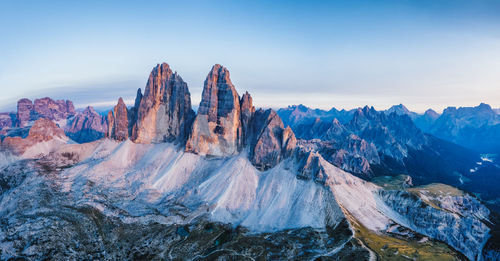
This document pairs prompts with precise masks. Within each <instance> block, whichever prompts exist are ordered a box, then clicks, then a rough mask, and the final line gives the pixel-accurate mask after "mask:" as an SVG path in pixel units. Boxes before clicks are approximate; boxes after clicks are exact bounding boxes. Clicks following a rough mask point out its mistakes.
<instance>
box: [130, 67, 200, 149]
mask: <svg viewBox="0 0 500 261" xmlns="http://www.w3.org/2000/svg"><path fill="white" fill-rule="evenodd" d="M137 96H138V97H137V98H136V105H135V106H134V108H137V109H136V110H137V112H136V113H137V118H136V119H134V121H135V123H134V124H133V126H132V128H131V129H132V140H133V141H135V142H139V143H151V142H164V141H169V142H182V143H183V142H184V141H185V140H186V137H187V136H188V133H189V129H190V124H191V122H192V119H193V118H194V111H193V110H192V108H191V95H190V93H189V89H188V86H187V84H186V83H185V82H184V81H183V80H182V78H181V77H180V76H179V75H178V74H177V73H173V72H172V70H171V69H170V66H169V65H168V64H166V63H162V64H161V65H160V64H159V65H157V66H156V67H155V68H153V70H152V71H151V74H150V75H149V79H148V83H147V85H146V89H145V91H144V96H142V95H140V91H139V92H138V95H137ZM140 96H142V97H140Z"/></svg>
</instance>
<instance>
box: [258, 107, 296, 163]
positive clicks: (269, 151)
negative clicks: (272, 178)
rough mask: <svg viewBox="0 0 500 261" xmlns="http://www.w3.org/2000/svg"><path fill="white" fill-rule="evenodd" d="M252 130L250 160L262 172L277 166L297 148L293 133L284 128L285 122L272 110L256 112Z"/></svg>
mask: <svg viewBox="0 0 500 261" xmlns="http://www.w3.org/2000/svg"><path fill="white" fill-rule="evenodd" d="M250 129H251V133H250V135H249V140H250V142H249V145H250V147H249V149H250V153H249V154H250V160H251V161H252V163H253V164H254V165H255V166H256V167H257V168H258V169H260V170H266V169H269V168H272V167H274V166H276V165H277V164H278V163H279V162H280V161H281V160H282V159H284V158H285V157H288V156H290V155H291V154H292V152H293V150H294V149H295V147H296V146H297V140H296V138H295V135H294V133H293V131H292V130H291V129H290V128H289V127H287V128H286V129H285V128H284V125H283V121H282V120H281V118H280V117H279V116H278V114H277V113H276V112H275V111H274V110H272V109H268V110H266V111H264V110H262V109H260V110H258V111H257V112H255V114H254V117H253V119H252V125H251V128H250Z"/></svg>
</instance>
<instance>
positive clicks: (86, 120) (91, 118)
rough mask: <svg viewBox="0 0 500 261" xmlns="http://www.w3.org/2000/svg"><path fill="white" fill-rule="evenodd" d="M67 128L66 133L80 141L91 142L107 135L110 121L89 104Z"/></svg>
mask: <svg viewBox="0 0 500 261" xmlns="http://www.w3.org/2000/svg"><path fill="white" fill-rule="evenodd" d="M65 130H66V131H65V132H66V135H68V137H70V138H71V139H72V140H74V141H76V142H78V143H84V142H91V141H95V140H98V139H101V138H103V137H104V136H106V133H107V131H108V122H107V121H106V118H105V117H103V116H101V115H99V113H97V112H96V111H95V110H94V108H92V107H91V106H88V107H87V108H85V110H84V111H83V112H82V113H78V114H77V115H76V116H75V117H74V118H73V119H72V120H71V121H70V122H69V123H68V126H67V128H66V129H65Z"/></svg>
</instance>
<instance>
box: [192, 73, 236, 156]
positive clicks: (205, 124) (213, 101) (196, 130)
mask: <svg viewBox="0 0 500 261" xmlns="http://www.w3.org/2000/svg"><path fill="white" fill-rule="evenodd" d="M240 110H241V108H240V98H239V95H238V92H237V91H236V89H235V88H234V85H233V83H232V82H231V79H230V75H229V71H228V70H227V69H226V68H225V67H223V66H221V65H219V64H216V65H214V66H213V67H212V70H210V72H209V73H208V76H207V78H206V80H205V83H204V86H203V93H202V98H201V102H200V107H199V108H198V115H197V116H196V119H195V121H194V123H193V127H192V131H191V135H190V137H189V139H188V142H187V144H186V150H187V151H190V152H194V153H198V154H200V155H212V156H227V155H232V154H235V153H237V152H238V150H239V148H240V147H241V136H242V129H241V119H240V113H241V111H240Z"/></svg>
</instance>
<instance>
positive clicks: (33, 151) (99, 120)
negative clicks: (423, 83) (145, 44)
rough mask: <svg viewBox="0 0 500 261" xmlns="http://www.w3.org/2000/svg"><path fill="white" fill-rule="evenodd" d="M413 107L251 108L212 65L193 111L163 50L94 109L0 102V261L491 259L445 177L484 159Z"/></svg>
mask: <svg viewBox="0 0 500 261" xmlns="http://www.w3.org/2000/svg"><path fill="white" fill-rule="evenodd" d="M427 114H428V115H427V116H428V117H429V119H431V118H432V119H434V118H435V115H434V114H433V113H432V112H429V113H427ZM443 114H444V113H443ZM411 115H413V114H411ZM418 117H420V116H418V115H417V116H409V111H408V110H405V108H404V106H402V105H401V106H399V107H397V108H394V109H392V110H391V111H387V112H379V111H376V110H375V109H374V108H373V107H368V106H367V107H364V108H359V109H356V110H351V111H345V110H341V111H339V110H336V109H332V110H330V111H322V110H313V109H309V108H307V107H305V106H290V107H288V108H285V109H281V110H278V111H274V110H272V109H267V110H264V109H256V108H255V107H254V106H253V99H252V97H251V95H250V94H249V93H248V92H245V93H244V94H243V95H242V96H240V95H239V94H238V92H237V90H236V87H235V85H234V84H233V83H232V81H231V78H230V74H229V70H228V69H227V68H225V67H224V66H221V65H218V64H216V65H214V66H213V67H212V68H211V70H210V71H209V73H208V75H207V77H206V80H205V82H204V86H203V92H202V98H201V102H200V105H199V107H198V110H197V112H196V113H195V112H194V111H193V109H192V107H191V96H190V92H189V89H188V86H187V84H186V83H185V82H184V81H183V79H182V78H181V76H180V75H179V74H178V73H177V72H174V71H173V70H172V69H171V68H170V66H169V65H168V64H166V63H163V64H158V65H157V66H156V67H154V68H153V70H152V71H151V74H150V76H149V78H148V81H147V84H146V87H145V89H144V93H143V92H142V90H141V89H139V90H137V94H136V99H135V103H134V105H133V106H131V107H127V106H126V104H125V103H124V101H123V99H122V98H119V99H118V101H117V104H116V106H114V107H113V108H112V110H110V111H109V112H108V114H107V116H106V117H104V116H101V115H99V114H98V113H96V112H95V111H94V110H93V109H92V108H91V107H87V108H86V109H85V110H83V111H76V110H75V109H74V107H73V105H72V103H71V102H70V101H54V100H52V99H50V98H43V99H38V100H35V102H34V103H33V102H31V101H30V100H27V99H22V100H20V101H19V102H18V111H17V113H3V114H1V115H0V127H1V132H0V135H1V137H2V144H1V149H0V181H1V182H0V213H1V215H0V216H1V217H2V218H1V221H2V222H0V228H1V230H0V231H1V233H0V249H2V252H0V255H1V258H2V259H9V258H20V257H25V258H30V259H42V258H43V257H45V256H47V255H51V257H52V258H55V259H78V258H82V257H85V258H88V259H176V258H177V259H178V258H186V257H188V258H192V259H217V258H222V259H245V258H247V259H258V258H260V259H293V258H294V259H316V258H320V259H321V258H333V259H348V258H354V259H356V260H365V259H366V260H373V259H374V258H379V259H386V258H390V257H396V258H408V257H410V258H415V259H425V258H428V257H429V256H430V255H432V257H434V258H437V259H471V260H480V259H498V258H499V257H500V251H499V247H498V244H497V242H498V238H499V237H498V236H499V235H498V220H497V218H496V216H495V213H494V212H492V211H491V210H490V209H488V208H487V207H486V205H485V204H484V203H483V202H482V201H481V197H477V196H474V195H471V194H468V193H467V192H464V191H461V190H458V189H456V188H454V187H452V186H449V185H455V186H462V187H464V188H468V187H466V186H465V185H464V184H472V183H473V182H472V183H471V182H468V181H467V179H469V180H472V179H473V176H470V174H471V171H470V170H471V169H474V170H476V169H475V168H478V162H483V161H484V160H483V159H481V157H480V156H479V155H478V154H477V153H476V152H473V151H471V150H468V149H466V148H463V147H461V146H459V145H456V144H453V143H450V142H447V141H444V140H442V139H440V138H436V137H435V136H433V135H429V134H426V133H425V132H424V131H422V130H421V129H420V128H419V127H418V126H417V125H416V124H415V122H416V119H417V118H418ZM441 117H442V116H440V117H439V118H437V119H434V120H433V122H432V123H430V124H431V125H432V126H434V125H435V126H438V125H436V123H437V122H438V121H439V119H440V118H441ZM414 121H415V122H414ZM429 122H430V121H429ZM482 164H483V163H482ZM484 164H485V165H487V163H486V162H485V163H484ZM492 164H493V163H492ZM480 171H481V170H479V168H478V169H477V172H480ZM401 174H404V175H401ZM356 176H358V177H356ZM435 182H441V183H446V184H449V185H445V184H438V183H435ZM493 194H494V193H493Z"/></svg>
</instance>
